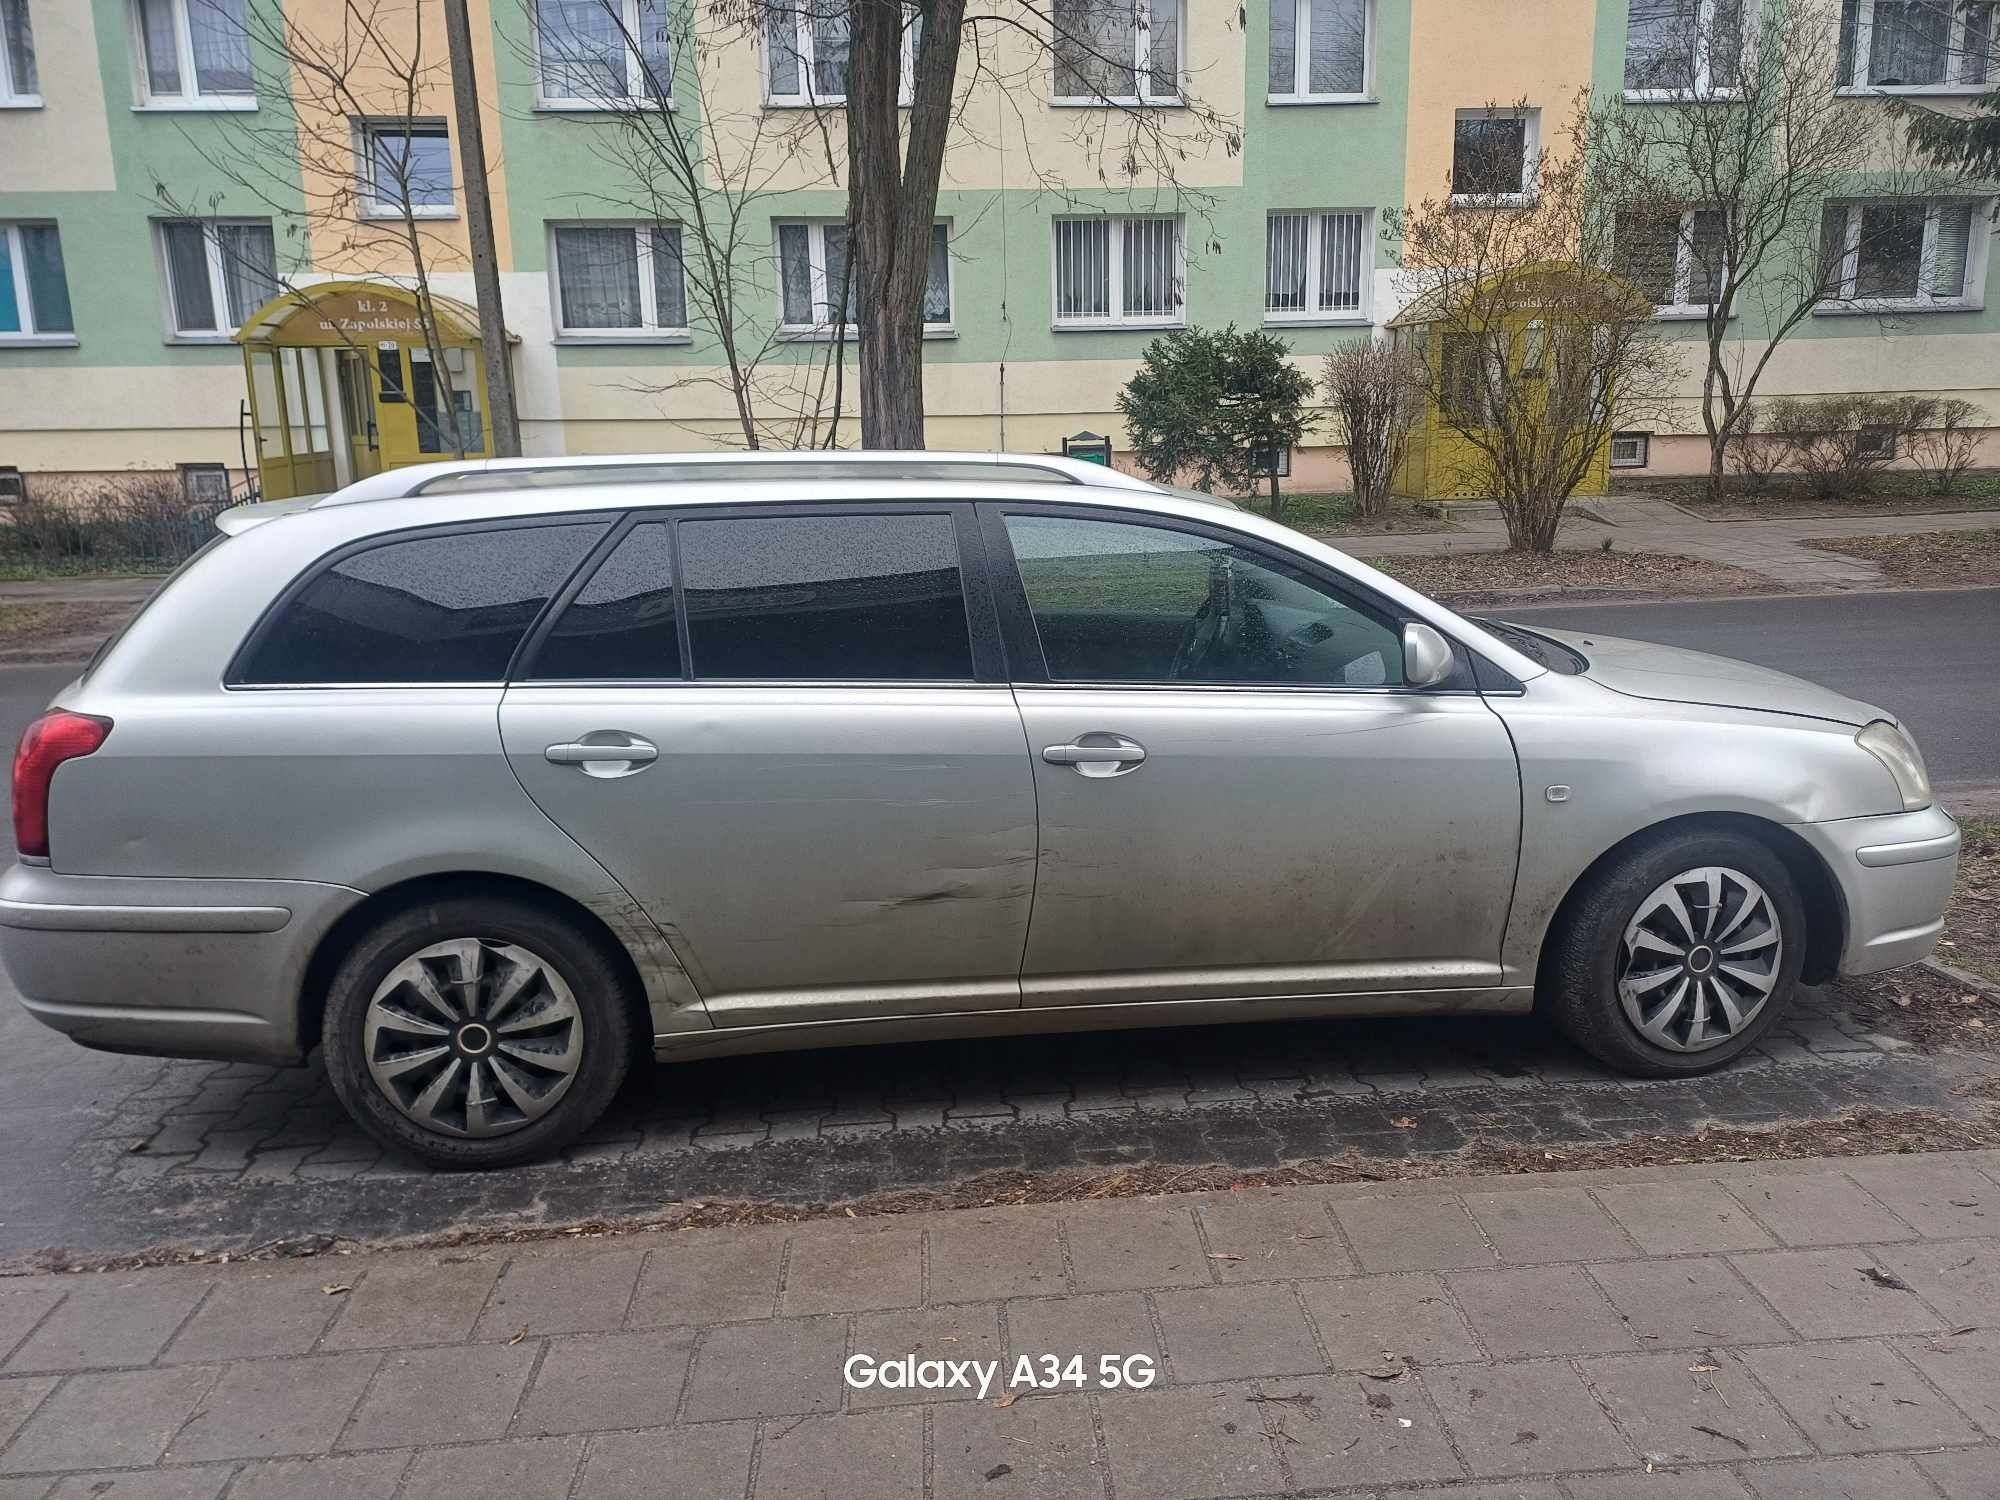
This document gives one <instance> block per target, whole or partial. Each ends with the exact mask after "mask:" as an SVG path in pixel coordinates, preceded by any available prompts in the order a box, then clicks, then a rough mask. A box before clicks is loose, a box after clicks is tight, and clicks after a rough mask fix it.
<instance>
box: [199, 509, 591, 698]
mask: <svg viewBox="0 0 2000 1500" xmlns="http://www.w3.org/2000/svg"><path fill="white" fill-rule="evenodd" d="M604 524H605V523H603V522H601V521H597V522H586V523H579V524H557V525H544V526H517V527H508V528H505V529H500V530H488V531H470V532H460V533H456V534H453V535H449V536H427V537H418V538H413V539H411V540H409V541H402V542H388V543H385V544H383V545H382V546H379V547H371V548H369V549H368V550H367V551H365V552H356V553H352V554H350V555H349V556H347V557H345V558H343V559H342V560H341V561H339V562H338V563H335V564H334V565H333V566H332V567H330V568H327V569H325V570H324V571H323V572H321V573H320V574H318V575H317V576H316V577H314V578H313V579H312V581H311V582H309V583H308V584H306V586H305V587H304V588H303V589H300V590H299V591H298V592H297V593H296V594H294V595H293V596H292V597H291V598H290V599H289V600H287V601H286V602H285V604H284V605H283V606H282V607H281V613H280V614H279V615H278V617H277V618H276V619H274V620H271V621H269V622H268V623H267V624H266V625H265V626H264V627H263V628H262V629H261V630H260V631H259V632H258V633H257V635H256V637H255V638H254V639H253V641H252V642H251V646H250V649H249V651H248V653H247V654H246V656H245V658H244V660H243V662H242V664H241V665H240V667H239V669H238V672H237V674H236V677H235V679H234V680H235V681H237V682H240V683H248V684H264V685H275V684H281V683H301V684H315V685H316V684H323V683H362V682H386V683H413V682H499V681H501V680H502V679H503V678H505V676H506V675H507V663H508V662H509V661H510V660H511V659H512V658H513V655H514V648H515V647H516V646H518V645H519V644H520V642H521V637H522V636H523V635H524V634H526V633H527V629H528V627H529V626H530V625H532V624H533V623H534V621H535V617H536V616H537V615H539V614H540V613H541V612H542V608H543V606H545V605H546V604H547V603H548V602H549V598H550V596H551V595H553V594H554V593H555V591H556V590H557V589H559V588H560V587H562V584H563V581H564V580H565V579H567V578H568V577H569V575H570V573H571V572H573V571H574V570H575V568H576V565H577V564H578V563H580V562H581V561H583V556H584V554H585V553H586V552H587V551H589V550H590V547H591V544H592V543H593V542H595V541H596V540H597V539H598V538H599V537H600V536H602V535H603V534H604Z"/></svg>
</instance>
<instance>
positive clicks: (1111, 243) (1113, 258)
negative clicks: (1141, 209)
mask: <svg viewBox="0 0 2000 1500" xmlns="http://www.w3.org/2000/svg"><path fill="white" fill-rule="evenodd" d="M1098 219H1102V220H1105V221H1107V222H1108V223H1109V224H1110V225H1111V232H1110V236H1109V238H1108V239H1107V241H1106V246H1105V257H1106V260H1107V265H1106V268H1105V269H1106V288H1107V291H1108V295H1107V297H1106V298H1105V306H1106V307H1107V308H1109V309H1110V312H1109V313H1108V315H1106V316H1104V317H1068V318H1065V317H1064V316H1062V311H1061V309H1062V253H1061V251H1060V249H1059V248H1058V245H1057V234H1056V228H1055V226H1056V225H1058V224H1064V223H1089V222H1092V221H1094V220H1098ZM1160 219H1171V220H1172V221H1173V224H1174V229H1175V233H1174V280H1175V282H1176V283H1177V284H1178V286H1179V287H1180V294H1181V305H1180V310H1179V311H1178V312H1175V313H1171V314H1168V315H1166V316H1147V317H1128V316H1127V315H1126V314H1125V313H1124V312H1123V311H1121V309H1123V307H1124V306H1125V231H1126V229H1127V228H1128V227H1129V226H1131V225H1133V224H1141V223H1151V222H1154V221H1156V220H1160ZM1187 253H1188V247H1187V216H1186V215H1184V214H1058V215H1056V216H1055V217H1054V218H1053V219H1051V220H1050V221H1049V326H1050V328H1051V329H1053V330H1054V331H1055V332H1057V333H1083V332H1090V331H1093V330H1096V331H1101V330H1104V329H1113V330H1116V329H1150V328H1185V327H1187V326H1188V277H1187Z"/></svg>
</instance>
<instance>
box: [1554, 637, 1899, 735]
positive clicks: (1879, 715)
mask: <svg viewBox="0 0 2000 1500" xmlns="http://www.w3.org/2000/svg"><path fill="white" fill-rule="evenodd" d="M1523 628H1532V629H1533V630H1534V631H1535V632H1536V633H1537V634H1539V635H1545V636H1547V637H1549V638H1550V639H1551V640H1555V641H1560V642H1561V643H1562V644H1563V645H1565V646H1568V647H1569V648H1570V649H1571V650H1572V651H1575V652H1577V653H1578V654H1579V655H1581V656H1582V657H1583V658H1584V660H1585V661H1587V662H1589V663H1590V665H1589V666H1588V667H1587V668H1585V670H1584V676H1586V677H1588V678H1589V679H1590V680H1591V681H1592V682H1595V683H1597V684H1599V685H1600V686H1602V687H1608V688H1610V689H1611V690H1612V691H1613V692H1616V693H1624V694H1626V695H1628V696H1630V697H1633V698H1657V699H1660V700H1662V701H1664V702H1667V703H1705V704H1711V705H1714V706H1715V707H1718V708H1749V709H1758V710H1762V711H1765V712H1768V713H1780V714H1799V715H1802V716H1804V717H1806V718H1811V719H1830V720H1832V721H1833V722H1834V723H1837V724H1854V725H1861V724H1866V723H1869V722H1870V721H1872V720H1875V719H1887V718H1890V717H1891V715H1889V714H1886V713H1884V712H1883V711H1882V710H1881V709H1879V708H1876V707H1875V706H1874V705H1873V704H1871V703H1863V702H1861V701H1860V700H1859V699H1855V698H1850V697H1848V696H1847V695H1846V694H1844V693H1836V692H1834V691H1833V689H1831V688H1823V687H1821V686H1820V685H1819V684H1818V683H1815V682H1807V681H1806V680H1805V679H1804V678H1803V677H1793V676H1791V675H1790V674H1789V673H1786V672H1774V671H1772V670H1771V669H1770V668H1769V667H1759V666H1755V665H1753V664H1751V663H1750V662H1747V661H1737V660H1736V659H1735V658H1734V657H1729V656H1710V655H1709V654H1708V653H1707V652H1706V651H1687V650H1683V649H1682V648H1681V647H1679V646H1660V645H1655V644H1654V643H1653V642H1651V641H1628V640H1624V639H1621V638H1620V637H1618V636H1611V635H1599V634H1597V633H1596V632H1595V631H1576V630H1549V629H1547V628H1546V627H1544V626H1541V625H1536V626H1533V627H1523Z"/></svg>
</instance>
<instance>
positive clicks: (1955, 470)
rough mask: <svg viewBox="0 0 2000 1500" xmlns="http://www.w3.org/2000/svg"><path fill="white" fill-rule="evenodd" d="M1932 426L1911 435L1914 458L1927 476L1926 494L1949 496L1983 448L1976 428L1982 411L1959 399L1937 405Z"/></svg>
mask: <svg viewBox="0 0 2000 1500" xmlns="http://www.w3.org/2000/svg"><path fill="white" fill-rule="evenodd" d="M1932 405H1933V406H1934V407H1935V408H1936V410H1935V411H1934V412H1933V414H1932V417H1931V420H1930V422H1929V424H1928V425H1926V426H1925V427H1924V428H1922V429H1921V430H1920V431H1917V432H1913V433H1912V434H1911V435H1910V457H1911V459H1912V460H1914V461H1915V463H1916V466H1917V471H1918V472H1919V473H1921V474H1922V475H1923V480H1924V493H1925V494H1927V495H1949V494H1951V493H1952V492H1953V491H1954V490H1956V489H1957V488H1958V486H1959V482H1960V481H1961V480H1963V479H1964V478H1965V474H1966V471H1967V470H1968V469H1970V468H1971V467H1972V460H1973V457H1974V455H1975V454H1976V453H1977V451H1978V448H1979V431H1978V428H1977V427H1976V426H1975V425H1974V424H1975V422H1976V421H1977V420H1978V418H1979V408H1978V407H1976V406H1974V405H1973V404H1972V403H1971V402H1970V401H1961V400H1959V399H1958V398H1957V397H1950V398H1947V399H1944V400H1940V401H1936V402H1933V403H1932Z"/></svg>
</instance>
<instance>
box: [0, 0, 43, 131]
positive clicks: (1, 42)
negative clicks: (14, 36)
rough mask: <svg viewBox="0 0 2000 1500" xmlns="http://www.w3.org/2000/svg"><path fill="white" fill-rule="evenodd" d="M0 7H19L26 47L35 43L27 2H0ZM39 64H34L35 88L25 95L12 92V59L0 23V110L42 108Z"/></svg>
mask: <svg viewBox="0 0 2000 1500" xmlns="http://www.w3.org/2000/svg"><path fill="white" fill-rule="evenodd" d="M0 6H19V7H20V11H21V28H22V30H24V31H25V32H27V34H28V45H29V46H30V47H32V46H33V45H34V41H35V17H34V15H33V13H32V12H31V11H30V9H29V7H28V0H0ZM41 85H42V76H41V62H40V59H39V58H37V60H36V64H35V87H34V89H33V91H32V92H29V93H26V94H20V93H16V92H15V91H14V58H13V54H12V53H10V52H9V51H8V49H7V27H6V23H5V22H4V21H0V109H40V108H41V107H42V88H41Z"/></svg>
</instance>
